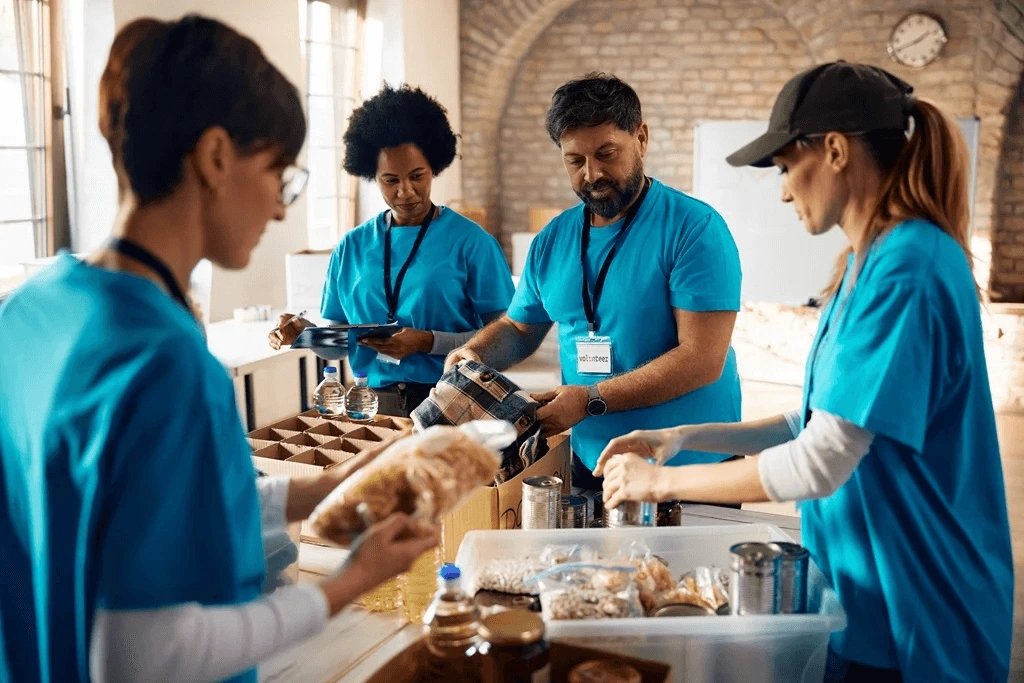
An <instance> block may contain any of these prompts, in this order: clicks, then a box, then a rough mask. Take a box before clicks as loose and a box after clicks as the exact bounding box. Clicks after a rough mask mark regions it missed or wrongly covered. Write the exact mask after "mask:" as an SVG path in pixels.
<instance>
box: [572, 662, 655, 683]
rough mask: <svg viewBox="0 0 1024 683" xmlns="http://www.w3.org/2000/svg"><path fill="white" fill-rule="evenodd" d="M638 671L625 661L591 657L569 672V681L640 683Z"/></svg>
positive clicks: (585, 682) (579, 682)
mask: <svg viewBox="0 0 1024 683" xmlns="http://www.w3.org/2000/svg"><path fill="white" fill-rule="evenodd" d="M642 680H643V678H641V676H640V672H639V671H637V670H636V669H635V668H634V667H632V666H630V665H629V664H626V663H625V662H615V661H611V660H607V659H592V660H590V661H589V662H583V663H582V664H577V665H576V666H574V667H573V668H572V671H570V672H569V683H640V681H642Z"/></svg>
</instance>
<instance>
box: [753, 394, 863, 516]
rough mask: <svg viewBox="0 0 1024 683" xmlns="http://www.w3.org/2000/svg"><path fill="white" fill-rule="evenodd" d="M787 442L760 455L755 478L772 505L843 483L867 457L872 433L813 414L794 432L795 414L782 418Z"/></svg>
mask: <svg viewBox="0 0 1024 683" xmlns="http://www.w3.org/2000/svg"><path fill="white" fill-rule="evenodd" d="M786 422H787V423H788V424H789V429H790V431H791V432H792V433H793V440H792V441H787V442H786V443H784V444H780V445H778V446H774V447H772V448H769V449H766V450H764V451H762V453H761V456H760V458H759V459H758V465H757V469H758V474H759V475H760V477H761V485H762V486H764V490H765V492H766V493H767V494H768V497H769V498H771V499H772V500H774V501H790V500H810V499H814V498H825V497H827V496H830V495H832V494H833V493H835V492H836V491H837V490H838V489H839V487H840V486H842V485H843V484H845V483H846V482H847V480H848V479H849V478H850V476H851V475H852V474H853V471H854V470H855V469H857V465H858V464H860V461H861V459H862V458H863V457H864V456H865V455H867V453H868V450H869V449H870V448H871V442H872V441H873V440H874V436H875V435H874V434H873V433H871V432H870V431H868V430H866V429H863V428H861V427H858V426H857V425H855V424H854V423H852V422H850V421H849V420H844V419H843V418H841V417H837V416H835V415H832V414H831V413H826V412H824V411H820V410H816V411H814V413H812V414H811V419H810V420H808V422H807V428H806V429H804V430H802V431H801V430H800V413H799V412H798V411H793V412H790V413H787V414H786Z"/></svg>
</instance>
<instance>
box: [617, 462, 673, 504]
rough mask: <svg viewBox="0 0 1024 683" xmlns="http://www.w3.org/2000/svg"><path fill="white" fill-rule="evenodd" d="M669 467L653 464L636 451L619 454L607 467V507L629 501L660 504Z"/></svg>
mask: <svg viewBox="0 0 1024 683" xmlns="http://www.w3.org/2000/svg"><path fill="white" fill-rule="evenodd" d="M664 475H665V468H663V467H660V466H659V465H652V464H651V463H649V462H647V460H645V459H644V458H642V457H640V456H639V455H636V454H635V453H628V454H625V455H622V454H620V455H615V456H612V458H611V459H610V460H609V461H608V463H607V464H606V465H605V468H604V507H605V509H611V508H614V507H617V506H618V505H619V503H622V502H623V501H627V500H635V501H640V502H646V503H660V502H661V500H662V494H661V489H662V486H661V485H662V484H663V483H664V482H663V477H664Z"/></svg>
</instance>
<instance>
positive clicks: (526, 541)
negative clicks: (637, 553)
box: [455, 524, 846, 683]
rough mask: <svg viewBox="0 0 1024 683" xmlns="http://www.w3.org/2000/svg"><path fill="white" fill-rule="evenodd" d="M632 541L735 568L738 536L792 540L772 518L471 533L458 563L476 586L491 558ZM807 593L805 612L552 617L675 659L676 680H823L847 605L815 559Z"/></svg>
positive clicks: (594, 640)
mask: <svg viewBox="0 0 1024 683" xmlns="http://www.w3.org/2000/svg"><path fill="white" fill-rule="evenodd" d="M633 540H638V541H643V542H644V543H646V544H647V546H648V547H649V548H650V549H651V551H652V552H653V553H654V554H656V555H658V556H659V557H661V558H662V559H664V560H665V561H666V562H668V564H669V567H670V568H671V569H672V573H673V574H675V575H676V576H680V575H682V574H684V573H685V572H687V571H689V570H691V569H693V568H694V567H697V566H701V565H708V566H718V567H723V568H728V567H729V547H730V546H732V545H733V544H735V543H742V542H744V541H791V540H792V539H791V538H789V537H788V536H787V535H786V534H784V533H783V532H782V531H780V530H779V529H778V527H775V526H771V525H767V524H735V525H734V524H730V525H721V526H699V527H655V528H635V527H634V528H624V529H550V530H542V531H541V530H538V531H471V532H469V533H468V534H466V537H465V539H463V541H462V545H461V546H460V548H459V554H458V558H457V559H456V562H455V563H456V564H457V565H458V566H459V567H460V568H461V569H462V571H463V576H464V577H465V581H466V585H467V586H472V585H474V583H475V581H476V577H477V572H478V571H479V569H480V568H481V567H482V566H483V565H484V564H486V563H487V562H489V561H491V560H493V559H497V558H508V557H525V556H529V555H536V554H538V553H540V551H541V550H542V549H543V548H544V547H545V546H547V545H552V544H557V545H565V544H574V543H579V544H581V545H586V546H589V547H591V548H594V549H596V550H599V551H600V552H602V553H604V554H614V553H615V552H617V551H618V550H619V548H621V547H622V546H623V544H624V543H625V542H627V541H633ZM807 591H808V613H807V614H795V615H772V616H751V617H732V616H714V617H711V616H709V617H664V618H662V617H658V618H654V617H642V618H636V619H606V620H594V621H548V622H547V635H548V637H549V638H551V639H553V640H558V641H562V642H569V643H573V644H577V645H583V646H586V647H594V648H599V649H604V650H610V651H614V652H620V653H622V654H628V655H631V656H635V657H640V658H644V659H653V660H658V661H662V662H666V663H669V664H672V667H673V678H674V680H675V681H685V682H686V683H721V682H723V681H742V682H743V683H761V682H764V683H774V682H775V681H785V682H787V683H790V682H792V681H806V682H808V683H810V682H811V681H814V682H815V683H818V682H820V681H821V680H822V678H823V676H824V673H825V659H826V656H827V653H828V640H829V634H830V633H831V632H833V631H840V630H842V629H844V628H846V613H845V612H844V611H843V608H842V606H841V605H840V604H839V599H838V598H837V596H836V594H835V592H834V591H832V589H831V588H829V587H828V585H827V584H826V582H825V577H824V576H823V575H822V573H821V571H820V570H819V569H818V568H817V567H816V566H815V565H814V564H813V563H811V565H810V567H809V571H808V581H807Z"/></svg>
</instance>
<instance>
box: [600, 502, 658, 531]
mask: <svg viewBox="0 0 1024 683" xmlns="http://www.w3.org/2000/svg"><path fill="white" fill-rule="evenodd" d="M654 519H655V518H654V503H640V502H637V501H635V500H629V501H625V502H622V503H619V504H618V505H617V506H616V507H613V508H606V509H605V511H604V525H605V527H606V528H609V529H614V528H617V527H625V526H654Z"/></svg>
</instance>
